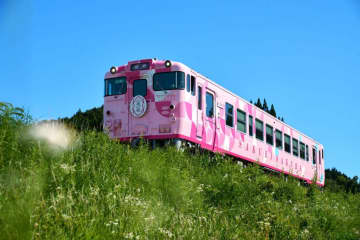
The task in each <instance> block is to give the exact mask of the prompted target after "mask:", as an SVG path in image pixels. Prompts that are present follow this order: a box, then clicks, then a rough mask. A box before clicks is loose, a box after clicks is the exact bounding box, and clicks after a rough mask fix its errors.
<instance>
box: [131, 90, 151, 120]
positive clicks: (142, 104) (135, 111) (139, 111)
mask: <svg viewBox="0 0 360 240" xmlns="http://www.w3.org/2000/svg"><path fill="white" fill-rule="evenodd" d="M146 108H147V103H146V100H145V98H144V97H143V96H141V95H137V96H135V97H134V98H133V99H132V100H131V102H130V112H131V115H133V116H134V117H137V118H139V117H142V116H143V115H144V114H145V112H146Z"/></svg>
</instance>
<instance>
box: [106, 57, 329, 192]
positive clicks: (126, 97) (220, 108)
mask: <svg viewBox="0 0 360 240" xmlns="http://www.w3.org/2000/svg"><path fill="white" fill-rule="evenodd" d="M166 64H168V65H167V66H166ZM154 84H155V85H154ZM199 93H200V97H199ZM134 94H135V95H139V97H136V96H134ZM211 96H212V99H213V102H212V104H211ZM135 97H136V98H135ZM199 102H200V103H199ZM211 105H212V107H211ZM231 106H232V111H231ZM226 111H227V112H226ZM250 117H252V119H250ZM231 122H232V123H231ZM251 123H252V124H251ZM261 123H262V125H261ZM231 125H232V126H231ZM104 128H105V129H107V131H108V133H109V136H110V137H111V138H114V139H118V140H120V141H129V140H132V139H134V138H138V137H143V138H147V139H182V140H184V141H188V142H191V143H194V144H197V145H199V147H201V148H203V149H207V150H210V151H213V152H219V153H224V154H228V155H232V156H234V157H237V158H241V159H243V160H246V161H250V162H255V163H257V164H259V165H261V166H263V167H266V168H269V169H273V170H275V171H277V172H282V173H285V174H290V175H293V176H294V177H296V178H299V179H302V180H304V181H307V182H309V183H310V182H311V181H312V180H313V179H314V177H315V176H316V183H317V184H318V185H320V186H324V182H325V172H324V169H325V168H324V159H323V157H324V155H323V146H322V145H321V144H319V143H318V142H316V141H315V140H313V139H312V138H310V137H308V136H306V135H304V134H302V133H301V132H299V131H297V130H296V129H294V128H292V127H290V126H289V125H287V124H285V123H284V122H282V121H280V120H278V119H277V118H275V117H273V116H271V115H270V114H268V113H266V112H264V111H263V110H261V109H259V108H258V107H256V106H254V105H253V104H251V103H249V102H247V101H245V100H244V99H242V98H240V97H238V96H237V95H235V94H233V93H232V92H230V91H228V90H226V89H225V88H223V87H221V86H219V85H218V84H216V83H214V82H213V81H211V80H209V79H208V78H206V77H204V76H203V75H201V74H199V73H197V72H195V71H194V70H192V69H190V68H189V67H187V66H186V65H184V64H182V63H179V62H170V61H167V63H166V62H165V61H161V60H156V59H144V60H139V61H132V62H129V63H128V64H127V65H124V66H120V67H115V68H113V69H112V72H108V73H106V75H105V97H104ZM261 128H262V131H261ZM251 133H252V136H251ZM261 135H262V136H263V137H262V138H263V140H261ZM280 135H281V137H280ZM288 137H290V145H289V146H287V150H289V148H288V147H290V152H288V151H285V148H286V146H285V145H286V144H285V142H286V140H288V139H289V138H288ZM280 138H281V141H280ZM285 138H287V139H286V140H285ZM271 139H272V140H271ZM287 142H288V141H287ZM296 153H297V154H296ZM296 155H297V156H296Z"/></svg>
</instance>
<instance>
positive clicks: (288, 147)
mask: <svg viewBox="0 0 360 240" xmlns="http://www.w3.org/2000/svg"><path fill="white" fill-rule="evenodd" d="M284 138H285V145H284V147H285V152H288V153H290V151H291V148H290V136H289V135H286V134H284Z"/></svg>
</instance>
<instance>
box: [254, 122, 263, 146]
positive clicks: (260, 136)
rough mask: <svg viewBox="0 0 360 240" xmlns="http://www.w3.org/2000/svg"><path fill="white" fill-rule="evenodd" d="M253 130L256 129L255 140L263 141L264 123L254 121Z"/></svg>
mask: <svg viewBox="0 0 360 240" xmlns="http://www.w3.org/2000/svg"><path fill="white" fill-rule="evenodd" d="M255 128H256V131H255V134H256V138H257V139H260V140H261V141H263V140H264V123H263V122H262V121H261V120H259V119H255Z"/></svg>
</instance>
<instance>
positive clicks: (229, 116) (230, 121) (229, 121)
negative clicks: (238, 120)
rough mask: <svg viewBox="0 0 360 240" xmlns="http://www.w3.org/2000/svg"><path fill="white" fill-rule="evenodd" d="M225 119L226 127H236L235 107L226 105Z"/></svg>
mask: <svg viewBox="0 0 360 240" xmlns="http://www.w3.org/2000/svg"><path fill="white" fill-rule="evenodd" d="M225 106H226V107H225V111H226V112H225V118H226V125H228V126H229V127H233V126H234V118H233V116H234V107H233V105H231V104H229V103H226V104H225Z"/></svg>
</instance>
